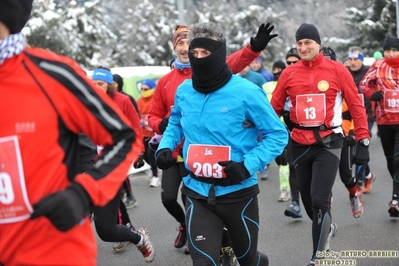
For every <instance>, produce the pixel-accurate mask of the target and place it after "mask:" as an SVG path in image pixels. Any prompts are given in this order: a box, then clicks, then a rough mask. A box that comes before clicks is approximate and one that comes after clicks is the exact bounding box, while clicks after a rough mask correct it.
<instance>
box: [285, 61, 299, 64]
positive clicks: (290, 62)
mask: <svg viewBox="0 0 399 266" xmlns="http://www.w3.org/2000/svg"><path fill="white" fill-rule="evenodd" d="M298 61H299V60H297V61H287V65H292V64H295V63H296V62H298Z"/></svg>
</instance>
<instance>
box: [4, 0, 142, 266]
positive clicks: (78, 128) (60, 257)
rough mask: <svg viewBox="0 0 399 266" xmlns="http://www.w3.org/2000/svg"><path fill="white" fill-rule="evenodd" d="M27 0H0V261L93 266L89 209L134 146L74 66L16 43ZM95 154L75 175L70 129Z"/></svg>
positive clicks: (111, 187)
mask: <svg viewBox="0 0 399 266" xmlns="http://www.w3.org/2000/svg"><path fill="white" fill-rule="evenodd" d="M31 10H32V0H18V1H15V0H2V1H0V90H1V94H2V96H1V98H0V112H1V113H2V115H1V116H0V125H1V126H0V166H1V167H0V168H1V169H0V265H57V264H60V263H62V264H63V265H81V266H88V265H93V266H94V265H96V255H97V246H96V241H95V237H94V232H93V229H92V226H91V224H90V218H89V217H88V216H87V213H88V212H89V208H90V205H93V206H104V205H105V204H107V203H108V202H109V201H110V200H111V199H112V198H114V197H115V195H116V193H117V191H118V190H119V188H120V187H121V184H122V181H123V179H121V178H120V176H124V175H125V174H126V172H127V171H128V170H129V167H130V165H131V163H132V161H134V160H136V159H137V158H138V155H139V153H140V152H141V149H139V147H140V146H139V143H140V142H137V141H136V139H135V138H136V136H137V135H136V132H134V130H133V129H132V127H131V124H130V122H129V120H127V118H125V116H124V115H123V114H122V112H121V111H120V110H119V108H118V107H117V106H116V105H115V103H113V101H112V99H110V98H109V96H107V95H105V94H104V93H102V92H100V91H99V90H98V89H97V88H96V87H95V85H94V83H93V81H91V80H89V79H88V78H87V76H86V73H85V72H84V71H83V70H82V69H81V68H80V67H79V66H78V64H77V63H76V62H75V61H73V60H71V59H69V58H67V57H65V56H59V55H56V54H54V53H52V52H50V51H47V50H43V49H40V48H26V47H25V46H26V43H25V39H24V37H23V35H22V33H21V30H22V28H23V27H24V25H25V24H26V22H27V21H28V19H29V16H30V13H31ZM79 133H84V134H85V135H86V136H88V137H89V138H90V139H91V140H92V141H93V142H94V143H96V144H98V145H103V146H104V150H103V153H102V155H101V156H99V157H98V160H97V161H96V162H95V164H94V166H93V167H92V168H91V169H90V170H88V171H87V172H86V173H79V171H78V162H77V159H78V134H79Z"/></svg>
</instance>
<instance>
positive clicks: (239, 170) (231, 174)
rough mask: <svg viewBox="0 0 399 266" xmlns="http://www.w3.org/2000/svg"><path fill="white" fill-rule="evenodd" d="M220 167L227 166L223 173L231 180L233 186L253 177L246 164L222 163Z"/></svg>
mask: <svg viewBox="0 0 399 266" xmlns="http://www.w3.org/2000/svg"><path fill="white" fill-rule="evenodd" d="M219 165H221V166H225V168H224V170H223V171H224V172H225V173H226V177H227V178H229V179H230V181H231V183H232V184H239V183H241V182H242V181H244V180H245V179H247V178H248V177H250V176H251V174H250V173H249V172H248V170H247V168H246V167H245V165H244V162H239V163H238V162H234V161H220V162H219Z"/></svg>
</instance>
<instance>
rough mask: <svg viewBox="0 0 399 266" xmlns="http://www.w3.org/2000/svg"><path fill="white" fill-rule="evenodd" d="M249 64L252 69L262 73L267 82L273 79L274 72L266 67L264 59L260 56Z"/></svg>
mask: <svg viewBox="0 0 399 266" xmlns="http://www.w3.org/2000/svg"><path fill="white" fill-rule="evenodd" d="M249 66H250V68H251V70H253V71H255V72H258V73H259V74H261V75H262V76H263V78H264V79H265V82H268V81H273V73H272V72H270V71H267V70H266V69H265V67H264V66H263V64H262V59H261V58H260V57H257V58H256V59H255V60H253V61H252V62H251V64H250V65H249Z"/></svg>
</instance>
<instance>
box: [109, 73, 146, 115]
mask: <svg viewBox="0 0 399 266" xmlns="http://www.w3.org/2000/svg"><path fill="white" fill-rule="evenodd" d="M112 78H113V83H112V85H113V86H114V87H115V88H116V90H117V91H118V92H120V93H122V94H124V95H126V96H128V97H129V99H130V101H131V102H132V104H133V106H134V109H136V111H137V114H138V115H139V116H140V112H139V108H138V107H137V102H136V100H135V99H134V98H133V97H132V96H131V95H129V94H127V93H126V92H124V91H123V78H122V77H121V76H120V75H118V74H113V75H112Z"/></svg>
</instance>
